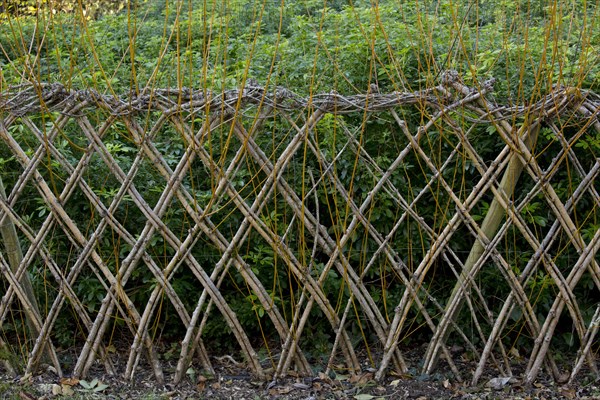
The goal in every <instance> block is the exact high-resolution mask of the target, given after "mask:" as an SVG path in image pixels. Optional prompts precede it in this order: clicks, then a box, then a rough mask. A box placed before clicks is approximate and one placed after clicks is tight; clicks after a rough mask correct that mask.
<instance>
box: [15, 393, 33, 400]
mask: <svg viewBox="0 0 600 400" xmlns="http://www.w3.org/2000/svg"><path fill="white" fill-rule="evenodd" d="M19 399H21V400H37V397H34V396H33V395H31V394H29V393H27V392H19Z"/></svg>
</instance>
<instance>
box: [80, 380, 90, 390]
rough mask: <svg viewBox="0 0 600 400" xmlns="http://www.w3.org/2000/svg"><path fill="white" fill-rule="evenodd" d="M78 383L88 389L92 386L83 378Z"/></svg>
mask: <svg viewBox="0 0 600 400" xmlns="http://www.w3.org/2000/svg"><path fill="white" fill-rule="evenodd" d="M79 384H80V385H81V386H83V388H84V389H88V390H89V389H91V388H92V387H93V386H92V385H91V384H90V383H89V382H88V381H84V380H80V381H79Z"/></svg>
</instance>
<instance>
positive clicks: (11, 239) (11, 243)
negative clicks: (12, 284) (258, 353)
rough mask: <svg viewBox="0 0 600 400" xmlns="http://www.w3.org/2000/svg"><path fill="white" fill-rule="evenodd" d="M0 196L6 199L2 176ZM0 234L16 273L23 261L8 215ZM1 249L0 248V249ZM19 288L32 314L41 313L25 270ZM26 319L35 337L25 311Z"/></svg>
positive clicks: (10, 263)
mask: <svg viewBox="0 0 600 400" xmlns="http://www.w3.org/2000/svg"><path fill="white" fill-rule="evenodd" d="M0 198H1V199H2V200H4V201H7V198H6V192H5V190H4V183H3V182H2V177H1V176H0ZM0 234H1V235H2V241H3V242H4V247H5V250H6V256H7V258H8V263H9V266H10V269H11V271H12V272H13V274H15V275H16V273H17V270H18V269H19V265H20V264H21V261H23V252H22V251H21V245H20V243H19V237H18V236H17V230H16V229H15V224H14V223H13V221H12V220H11V219H10V217H9V216H8V215H6V216H5V217H4V222H3V223H2V224H0ZM0 250H1V249H0ZM19 283H20V285H21V288H22V289H23V292H24V293H25V296H26V297H27V299H28V300H29V302H30V303H31V306H32V307H33V311H34V314H37V315H41V314H40V310H39V307H38V304H37V300H36V298H35V294H34V292H33V286H31V281H30V280H29V276H28V275H27V271H24V272H23V274H22V275H21V279H20V280H19ZM25 315H26V319H27V326H28V327H29V331H30V333H31V335H32V337H34V338H37V337H38V336H39V335H40V331H39V329H38V328H37V326H36V324H35V323H34V321H33V320H32V319H31V317H29V314H27V313H25Z"/></svg>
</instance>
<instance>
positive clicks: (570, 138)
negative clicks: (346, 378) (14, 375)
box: [0, 71, 600, 382]
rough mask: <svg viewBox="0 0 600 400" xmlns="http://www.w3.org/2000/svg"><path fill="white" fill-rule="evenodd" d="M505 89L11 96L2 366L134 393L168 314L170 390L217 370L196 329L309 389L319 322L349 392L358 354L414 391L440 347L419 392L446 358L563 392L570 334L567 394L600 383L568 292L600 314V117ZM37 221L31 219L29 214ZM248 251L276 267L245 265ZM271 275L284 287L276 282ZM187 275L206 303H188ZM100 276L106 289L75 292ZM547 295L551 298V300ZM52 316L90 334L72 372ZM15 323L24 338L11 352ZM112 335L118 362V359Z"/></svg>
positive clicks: (2, 106) (5, 108) (53, 91)
mask: <svg viewBox="0 0 600 400" xmlns="http://www.w3.org/2000/svg"><path fill="white" fill-rule="evenodd" d="M492 89H493V81H489V82H486V83H484V84H482V85H481V86H480V87H477V88H471V87H467V86H465V85H464V84H463V83H461V80H460V77H459V76H458V74H457V73H456V72H453V71H448V72H446V73H445V74H444V75H443V76H442V82H441V84H440V85H439V86H437V87H433V88H431V89H428V90H424V91H421V92H415V93H398V92H395V93H388V94H383V93H379V92H378V90H377V87H376V86H372V87H371V89H370V91H369V93H367V94H363V95H354V96H344V95H341V94H338V93H335V92H331V93H327V94H320V95H314V96H312V97H310V98H303V97H300V96H298V95H295V94H294V93H293V92H291V91H289V90H287V89H284V88H281V87H276V88H265V87H262V86H260V85H258V84H257V83H255V82H250V81H248V82H246V84H245V86H244V87H243V89H239V90H229V91H226V92H224V93H215V92H211V91H209V90H188V89H182V90H179V89H161V90H153V91H151V92H148V93H141V94H135V93H132V94H130V95H128V96H125V97H123V98H116V97H112V96H107V95H102V94H99V93H97V92H95V91H91V90H79V91H78V90H72V89H67V88H65V87H64V86H62V85H60V84H42V85H30V86H28V85H25V86H19V87H13V88H9V89H8V90H6V91H5V92H4V93H1V94H0V137H1V139H2V140H1V144H0V146H1V147H0V150H2V154H1V155H2V157H3V158H2V160H3V164H2V165H3V170H2V171H1V176H0V177H1V178H2V181H3V182H4V185H3V187H4V186H6V191H4V190H2V192H3V193H0V194H2V196H1V197H2V198H1V202H0V204H1V208H0V220H1V225H2V229H3V230H2V235H3V242H4V245H3V246H0V267H1V271H2V277H3V280H4V282H3V284H4V287H5V288H6V293H5V294H4V295H3V297H2V301H1V303H0V324H1V325H0V331H2V332H3V333H2V335H0V341H1V342H0V347H1V348H9V349H14V348H15V346H22V347H23V346H24V347H25V349H26V350H25V351H23V350H21V352H20V353H19V354H20V356H19V357H20V360H18V361H19V362H20V363H21V366H22V367H24V368H25V370H26V372H34V371H35V369H36V368H37V366H38V365H39V363H40V361H41V360H46V362H49V363H51V364H52V365H53V366H54V368H55V369H56V370H57V371H58V372H59V373H60V374H65V373H67V372H68V373H71V374H73V375H75V376H80V377H83V376H85V375H86V374H87V373H88V371H89V369H90V367H91V366H92V365H93V364H94V362H95V361H101V362H102V363H103V364H104V366H105V368H106V370H107V371H108V372H110V373H124V374H125V375H126V376H128V377H133V376H134V374H135V372H136V369H137V368H141V365H142V364H140V361H147V362H148V364H149V365H150V368H152V369H153V371H154V374H155V376H156V379H157V380H158V381H159V382H163V381H164V380H165V377H164V374H165V370H166V368H167V366H166V363H165V362H164V359H163V357H162V356H161V354H160V350H159V344H160V343H158V342H159V339H160V338H159V336H160V335H157V333H156V327H155V325H156V324H157V323H158V319H159V317H158V316H159V315H160V313H161V310H162V309H163V308H164V307H166V306H165V303H168V304H169V307H171V308H170V309H171V310H173V311H172V312H171V313H169V314H168V315H167V318H168V319H169V320H168V321H167V322H168V324H173V325H178V326H181V329H180V330H178V331H177V332H180V333H181V336H180V337H179V338H178V339H177V340H176V341H175V342H177V341H179V342H181V344H182V346H181V351H180V353H179V355H178V357H177V365H176V367H175V368H170V369H169V372H173V373H174V376H173V380H174V381H175V382H179V381H180V380H181V379H182V377H184V376H185V371H186V370H187V369H188V367H189V366H190V365H195V366H196V367H200V368H204V369H205V370H207V371H212V370H213V365H212V364H211V359H212V357H213V356H214V355H215V354H211V351H210V350H209V348H207V347H205V345H204V342H203V332H205V330H206V329H207V327H208V326H209V325H210V323H211V320H214V319H219V320H224V321H225V323H226V324H227V326H228V327H229V329H230V330H231V334H232V335H233V336H227V337H234V338H235V340H236V341H237V345H236V346H238V347H239V349H240V351H241V354H242V355H243V363H244V366H245V367H246V368H247V369H248V370H249V371H251V372H252V373H253V374H255V375H256V376H258V377H261V378H267V377H268V378H276V377H279V376H284V375H286V374H287V373H288V372H289V371H290V369H295V370H296V371H297V372H298V373H302V374H313V373H314V369H313V368H314V367H315V364H316V363H317V362H316V361H315V358H314V357H313V356H310V354H311V352H314V349H313V348H311V347H312V346H311V344H314V343H313V342H312V341H311V340H310V338H306V337H303V332H305V331H306V330H307V327H310V326H312V325H314V324H317V323H321V324H323V321H326V322H325V323H326V325H327V326H328V327H329V328H328V329H327V332H326V333H327V334H328V335H329V336H325V337H328V338H329V342H328V346H326V348H327V351H328V352H329V356H328V363H327V365H326V368H327V369H331V368H340V366H343V368H347V369H348V370H350V371H353V372H357V371H359V370H360V369H361V366H362V367H363V368H364V364H362V361H364V360H363V359H362V357H363V355H364V354H368V356H369V358H370V362H371V365H372V366H374V367H375V368H376V369H377V374H376V377H377V378H379V379H380V378H382V377H383V376H384V374H385V373H386V372H389V371H390V370H394V371H397V372H400V373H406V372H407V370H408V368H409V367H418V365H411V364H410V363H408V362H406V361H405V354H403V352H404V349H406V345H405V344H403V343H406V342H407V341H409V340H413V341H415V342H418V341H419V340H423V338H426V339H427V340H430V341H429V343H428V345H427V346H426V347H422V348H423V354H422V362H423V367H422V368H423V371H422V372H424V373H431V372H432V371H433V370H434V368H435V366H436V362H437V361H438V359H440V358H441V359H442V360H441V361H440V362H445V363H446V364H447V366H448V367H449V368H451V369H452V371H454V373H455V374H456V375H457V376H458V377H460V375H461V374H460V372H461V371H459V368H458V367H457V364H456V362H457V358H458V357H461V356H462V355H461V354H457V353H456V352H455V351H451V349H450V346H451V345H452V344H455V343H460V344H462V346H464V349H465V352H468V354H471V356H472V357H474V360H475V361H477V368H476V370H475V372H474V374H473V375H472V376H471V377H470V379H471V380H472V382H477V381H478V379H479V378H480V377H481V374H482V372H483V370H484V368H495V369H496V370H497V371H498V373H500V374H503V375H511V374H512V371H511V366H512V365H513V364H512V363H513V358H515V357H518V356H522V357H525V359H526V360H528V364H527V368H526V371H525V377H526V380H527V381H529V382H531V381H532V380H533V379H535V378H536V376H537V375H538V373H539V370H540V368H541V367H542V366H544V367H545V368H547V369H548V371H549V372H551V373H552V374H554V376H555V377H556V378H559V377H560V375H561V370H560V369H559V368H560V367H559V366H558V365H557V362H555V360H554V358H553V348H554V346H558V344H557V341H556V340H555V339H556V338H554V339H553V336H554V335H555V333H556V332H557V325H558V324H559V322H560V324H561V326H562V325H563V324H567V326H568V327H569V328H568V329H570V330H571V331H570V332H572V337H571V338H572V339H573V343H576V344H578V346H579V348H578V350H577V353H576V354H575V352H573V354H574V355H575V356H574V357H573V359H572V360H568V361H569V363H570V364H569V368H570V377H571V379H573V378H574V377H575V375H576V374H577V373H578V372H579V371H580V369H581V368H582V366H587V368H589V369H590V370H591V371H592V372H594V373H596V374H598V369H597V365H596V360H595V357H594V352H595V351H597V350H598V348H597V344H596V345H594V343H595V342H594V340H595V339H596V337H597V333H598V327H599V313H600V306H598V303H597V301H596V302H593V301H592V304H593V305H592V306H591V307H590V298H585V299H584V298H581V297H580V298H578V297H577V296H578V295H579V296H581V293H586V294H587V296H592V297H591V298H592V299H593V298H595V299H596V300H597V299H598V298H599V297H600V296H599V294H598V293H599V290H600V268H599V259H598V256H597V250H598V247H599V246H600V230H598V229H597V227H598V225H599V222H598V210H599V207H600V197H599V195H598V191H599V188H598V183H597V180H596V177H597V175H598V171H599V169H600V165H599V163H600V160H599V159H598V158H597V155H598V150H599V149H598V147H597V146H598V138H599V137H600V123H599V121H598V111H599V109H600V98H599V97H598V96H597V95H596V94H594V93H592V92H587V91H584V90H579V89H574V88H568V87H556V88H555V89H554V90H553V91H552V92H551V93H549V94H548V95H546V96H545V97H544V98H543V99H542V100H541V101H539V102H537V103H535V104H531V105H527V106H506V105H499V104H497V103H496V102H495V101H494V100H493V96H492V94H491V92H492ZM374 135H378V136H374ZM375 139H376V140H375ZM482 141H483V142H484V143H485V145H484V146H481V143H482ZM369 143H376V144H377V143H379V144H380V145H381V144H385V143H387V144H389V145H390V146H392V145H393V146H396V147H397V149H398V151H396V152H394V153H393V157H389V155H390V154H391V152H390V151H389V150H390V149H389V148H388V149H384V150H386V151H385V152H383V151H381V150H382V149H381V148H379V149H378V148H377V146H372V145H369ZM595 146H596V147H595ZM348 171H350V174H351V176H348V175H346V173H347V172H348ZM4 192H6V193H4ZM32 202H37V204H36V205H35V206H34V209H35V210H36V212H34V213H33V214H31V213H30V214H28V215H25V214H23V210H26V209H28V210H31V209H32ZM82 204H83V205H85V207H83V208H84V209H81V208H82ZM74 205H76V206H74ZM81 215H86V216H87V217H86V218H85V219H84V220H81ZM384 216H385V218H387V219H385V221H387V222H386V223H382V222H381V221H382V218H384ZM232 221H234V223H231V222H232ZM399 238H400V239H401V240H400V239H399ZM407 238H408V239H407ZM157 243H158V246H159V247H161V246H162V249H163V252H162V253H159V252H157V251H156V248H157ZM209 248H210V249H212V250H211V256H210V257H207V256H206V252H207V251H208V249H209ZM255 248H259V249H263V250H261V251H263V253H260V252H259V257H257V258H254V259H253V258H252V257H249V252H250V250H252V249H255ZM107 249H108V250H107ZM111 249H112V251H111ZM265 249H266V250H265ZM361 249H362V250H361ZM260 254H262V255H263V256H262V258H261V256H260ZM567 256H568V259H567V260H566V261H565V257H567ZM265 268H272V269H276V270H277V273H279V274H281V276H285V277H286V279H287V281H288V282H289V284H288V285H287V286H286V285H282V284H281V283H278V284H275V283H274V282H273V281H272V280H269V281H266V280H265V279H264V278H263V275H264V272H263V271H264V269H265ZM140 273H143V274H148V273H151V274H152V279H153V280H154V284H153V285H152V286H151V288H152V290H151V292H150V293H146V294H145V297H143V296H142V297H143V298H144V299H145V301H144V302H140V301H138V300H137V299H138V298H140V296H137V297H136V296H135V295H136V293H135V290H136V288H135V286H132V285H134V284H131V283H130V282H134V281H136V279H137V278H136V277H138V276H139V275H140ZM186 274H187V280H186V282H189V281H190V276H191V275H190V274H192V275H193V277H194V278H193V279H194V282H195V290H189V288H188V290H187V291H186V292H185V293H186V295H185V297H183V296H182V295H180V294H178V292H179V293H182V292H181V291H180V290H179V289H178V285H180V283H179V281H178V280H181V279H183V278H182V275H186ZM42 275H43V277H41V276H42ZM28 276H32V277H33V281H34V283H32V282H31V281H30V279H28ZM332 277H333V278H332ZM89 279H92V280H95V282H96V285H95V286H91V285H90V286H88V287H94V288H96V289H95V290H96V293H89V292H86V291H85V290H84V291H82V290H81V288H82V287H84V288H85V287H86V286H85V285H86V282H84V280H89ZM332 279H333V282H337V283H336V285H333V286H332V285H331V284H329V283H327V282H331V281H332ZM437 279H444V280H446V281H443V282H439V281H437ZM490 279H492V280H494V281H493V282H492V283H491V286H493V287H494V288H498V291H497V292H495V293H493V294H492V295H490V294H489V290H490V289H489V287H490ZM228 281H235V285H237V286H238V287H240V292H241V293H245V294H246V298H245V300H248V301H252V303H253V310H255V311H256V316H257V317H258V316H261V317H263V318H262V319H260V321H262V322H260V325H261V329H263V326H267V325H268V327H269V328H268V329H270V331H269V332H270V333H269V335H271V336H270V337H269V338H268V339H264V338H258V339H257V337H256V333H255V332H256V329H255V328H253V329H252V330H250V332H249V329H248V326H247V324H248V321H247V318H246V321H242V320H241V317H240V316H239V315H237V314H236V311H235V310H234V306H233V305H232V304H230V302H231V300H230V301H229V302H228V301H227V299H226V298H229V299H231V296H229V297H228V295H227V294H226V293H222V292H221V290H220V288H222V287H223V285H224V284H225V283H226V282H228ZM35 282H37V283H35ZM40 282H41V284H40ZM536 285H537V286H536ZM539 285H543V286H546V289H547V288H550V289H548V290H550V293H552V294H553V296H552V298H551V301H549V302H547V303H546V304H540V302H539V299H538V298H537V297H538V296H539V293H541V292H540V290H537V289H536V288H539ZM582 285H585V287H584V288H582ZM230 286H231V282H230ZM99 288H100V290H98V289H99ZM332 288H334V289H335V290H334V289H332ZM440 288H442V289H440ZM443 288H448V289H449V290H447V291H446V290H443ZM502 288H503V289H502ZM190 293H192V294H193V296H192V297H193V298H190ZM90 299H98V300H97V301H98V305H97V306H96V307H92V306H90V304H91V300H90ZM594 307H595V308H594ZM461 310H462V313H461ZM61 313H70V314H69V315H72V316H73V317H72V318H73V321H72V323H73V327H76V328H73V329H74V330H76V331H77V332H78V334H79V335H80V336H79V337H80V338H81V341H79V342H78V346H77V347H76V348H77V357H76V362H74V363H73V364H72V365H71V366H70V367H69V369H70V370H69V371H65V370H63V368H64V365H65V363H64V362H63V360H62V359H61V357H62V356H61V355H62V354H63V352H60V351H57V348H56V344H55V339H54V335H55V334H56V332H57V331H58V327H57V326H56V321H58V320H59V316H60V315H61ZM465 316H466V317H465ZM15 320H20V321H21V326H23V327H28V328H26V329H25V328H22V329H21V331H19V332H20V333H21V334H23V332H27V335H28V337H27V339H28V341H23V340H22V339H23V337H22V335H21V336H19V339H17V338H15V337H14V335H15V333H14V332H15V329H14V324H15ZM117 320H118V321H119V324H120V325H119V324H117V323H116V322H115V321H117ZM24 321H27V322H24ZM256 324H259V320H258V318H257V322H256ZM8 325H13V328H12V330H11V329H9V327H8ZM117 325H118V326H121V329H120V330H118V335H119V337H118V343H119V344H120V346H121V347H120V348H125V349H128V354H127V353H119V352H117V353H115V352H114V346H112V344H111V343H112V341H117V340H115V338H114V335H115V326H117ZM244 325H246V326H244ZM351 328H352V330H354V331H351ZM60 329H61V330H62V331H63V332H64V330H65V327H64V326H62V327H61V328H60ZM264 329H265V330H267V328H264ZM356 329H359V332H360V335H358V336H357V334H356ZM568 329H567V330H568ZM515 331H519V332H518V333H519V334H516V335H515ZM560 331H561V335H563V336H564V335H566V333H565V329H564V327H563V328H560ZM357 337H359V338H360V337H362V339H361V340H356V338H357ZM507 338H508V339H507ZM519 340H525V342H527V343H528V345H523V346H520V345H519V343H520V342H519ZM109 344H111V345H110V346H109ZM258 346H261V347H264V346H266V347H267V348H268V351H267V356H266V357H265V356H264V352H263V355H261V356H259V352H258V350H257V347H258ZM519 349H521V350H520V351H521V352H523V351H524V350H523V349H527V351H528V354H519V351H518V350H519ZM364 350H367V352H366V353H365V351H364ZM116 361H118V362H116ZM19 362H17V363H16V364H17V366H18V364H19ZM5 364H6V367H7V368H13V367H15V362H14V360H12V361H11V360H10V359H9V360H7V361H5ZM462 372H463V373H464V371H462ZM461 378H462V379H464V378H465V377H461Z"/></svg>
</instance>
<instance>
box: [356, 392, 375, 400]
mask: <svg viewBox="0 0 600 400" xmlns="http://www.w3.org/2000/svg"><path fill="white" fill-rule="evenodd" d="M354 398H355V399H356V400H371V399H373V398H375V396H373V395H370V394H366V393H363V394H357V395H356V396H354Z"/></svg>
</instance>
